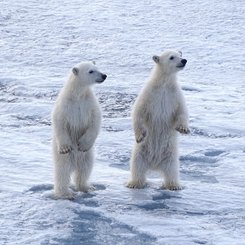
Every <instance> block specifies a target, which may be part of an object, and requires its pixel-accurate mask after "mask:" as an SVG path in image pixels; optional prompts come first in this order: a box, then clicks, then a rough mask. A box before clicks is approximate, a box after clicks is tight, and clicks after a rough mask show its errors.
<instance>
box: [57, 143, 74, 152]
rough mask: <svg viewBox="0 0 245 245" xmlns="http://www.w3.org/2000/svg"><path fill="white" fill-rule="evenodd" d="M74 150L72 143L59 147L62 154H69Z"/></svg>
mask: <svg viewBox="0 0 245 245" xmlns="http://www.w3.org/2000/svg"><path fill="white" fill-rule="evenodd" d="M71 151H72V147H71V146H70V145H61V146H60V148H59V153H60V154H67V153H69V152H71Z"/></svg>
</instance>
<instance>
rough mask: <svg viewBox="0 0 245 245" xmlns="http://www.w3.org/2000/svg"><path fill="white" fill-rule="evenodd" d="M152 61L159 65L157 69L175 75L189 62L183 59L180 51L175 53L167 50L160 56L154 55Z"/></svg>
mask: <svg viewBox="0 0 245 245" xmlns="http://www.w3.org/2000/svg"><path fill="white" fill-rule="evenodd" d="M152 59H153V60H154V62H155V63H156V64H157V67H159V68H160V70H161V71H162V72H164V73H167V74H173V73H176V72H178V71H180V70H182V69H183V68H184V67H185V65H186V63H187V60H186V59H183V58H182V53H181V52H180V51H179V52H175V51H172V50H166V51H165V52H163V53H162V54H161V55H160V56H158V55H154V56H153V57H152Z"/></svg>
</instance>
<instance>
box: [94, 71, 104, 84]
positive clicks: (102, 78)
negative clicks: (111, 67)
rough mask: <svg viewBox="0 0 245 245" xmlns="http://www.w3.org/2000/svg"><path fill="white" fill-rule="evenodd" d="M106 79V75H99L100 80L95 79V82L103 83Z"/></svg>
mask: <svg viewBox="0 0 245 245" xmlns="http://www.w3.org/2000/svg"><path fill="white" fill-rule="evenodd" d="M106 78H107V75H106V74H103V73H101V78H100V79H97V80H96V82H97V83H103V82H104V81H105V80H106Z"/></svg>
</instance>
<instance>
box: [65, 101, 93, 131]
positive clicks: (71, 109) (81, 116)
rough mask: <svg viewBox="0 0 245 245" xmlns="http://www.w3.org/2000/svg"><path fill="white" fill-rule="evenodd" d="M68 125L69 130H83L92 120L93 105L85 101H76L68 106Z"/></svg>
mask: <svg viewBox="0 0 245 245" xmlns="http://www.w3.org/2000/svg"><path fill="white" fill-rule="evenodd" d="M67 109H68V113H67V115H68V118H67V120H68V125H69V128H70V129H71V131H73V132H76V133H79V132H83V131H85V130H86V129H87V128H88V127H89V124H90V121H91V120H92V111H93V105H92V104H91V103H88V102H86V101H76V102H74V101H73V103H71V104H70V105H69V106H68V108H67Z"/></svg>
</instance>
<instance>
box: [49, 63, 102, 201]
mask: <svg viewBox="0 0 245 245" xmlns="http://www.w3.org/2000/svg"><path fill="white" fill-rule="evenodd" d="M105 79H106V75H105V74H103V73H101V72H100V71H99V70H98V69H97V67H96V66H95V64H93V63H92V62H82V63H80V64H78V65H76V66H75V67H74V68H73V69H72V72H71V74H70V77H69V79H68V81H67V82H66V83H65V85H64V87H63V88H62V90H61V92H60V94H59V96H58V98H57V101H56V104H55V108H54V111H53V114H52V125H53V158H54V166H55V174H54V175H55V176H54V177H55V181H54V192H55V196H56V198H68V199H72V198H73V197H74V194H73V192H72V191H71V190H70V189H69V183H70V177H71V174H73V176H74V182H75V187H76V189H77V190H78V191H83V192H87V191H89V190H90V189H91V188H92V187H91V186H89V185H88V178H89V176H90V173H91V170H92V166H93V161H94V153H93V144H94V142H95V139H96V138H97V135H98V133H99V130H100V123H101V111H100V107H99V104H98V101H97V99H96V97H95V95H94V93H93V91H92V89H91V86H92V85H93V84H95V83H102V82H103V81H104V80H105Z"/></svg>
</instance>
